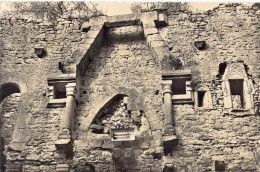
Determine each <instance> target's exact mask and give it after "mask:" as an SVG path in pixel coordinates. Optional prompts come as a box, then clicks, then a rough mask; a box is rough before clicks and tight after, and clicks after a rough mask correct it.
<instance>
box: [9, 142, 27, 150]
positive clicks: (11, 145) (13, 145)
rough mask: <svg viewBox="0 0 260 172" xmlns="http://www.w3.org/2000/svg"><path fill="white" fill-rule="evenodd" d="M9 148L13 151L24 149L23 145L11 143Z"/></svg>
mask: <svg viewBox="0 0 260 172" xmlns="http://www.w3.org/2000/svg"><path fill="white" fill-rule="evenodd" d="M9 148H10V149H12V150H15V151H22V150H24V149H25V143H18V142H14V141H13V142H11V143H10V144H9Z"/></svg>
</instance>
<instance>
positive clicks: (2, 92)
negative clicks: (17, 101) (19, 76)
mask: <svg viewBox="0 0 260 172" xmlns="http://www.w3.org/2000/svg"><path fill="white" fill-rule="evenodd" d="M20 90H21V88H20V87H19V85H17V84H15V83H5V84H3V85H1V86H0V103H2V101H3V100H4V99H5V98H6V97H8V96H10V95H11V94H13V93H21V91H20Z"/></svg>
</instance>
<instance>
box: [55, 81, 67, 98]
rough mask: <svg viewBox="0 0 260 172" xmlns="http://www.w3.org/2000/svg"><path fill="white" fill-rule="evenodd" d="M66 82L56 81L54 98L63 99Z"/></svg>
mask: <svg viewBox="0 0 260 172" xmlns="http://www.w3.org/2000/svg"><path fill="white" fill-rule="evenodd" d="M66 84H67V83H56V84H54V94H53V98H54V99H64V98H66Z"/></svg>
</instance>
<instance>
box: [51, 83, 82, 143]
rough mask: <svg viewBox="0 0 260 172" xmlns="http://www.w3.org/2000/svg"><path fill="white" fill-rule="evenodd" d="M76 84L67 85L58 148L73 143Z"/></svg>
mask: <svg viewBox="0 0 260 172" xmlns="http://www.w3.org/2000/svg"><path fill="white" fill-rule="evenodd" d="M76 91H77V90H76V83H68V84H67V85H66V94H67V98H66V107H65V110H64V113H63V114H62V116H61V124H60V132H59V136H58V140H57V141H56V146H59V145H66V144H69V143H70V141H71V130H72V124H73V118H74V110H75V95H76Z"/></svg>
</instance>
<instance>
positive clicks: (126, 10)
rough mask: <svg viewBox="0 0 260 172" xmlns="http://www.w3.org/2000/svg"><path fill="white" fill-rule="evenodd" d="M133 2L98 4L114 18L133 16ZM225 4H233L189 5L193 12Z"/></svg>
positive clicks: (204, 2)
mask: <svg viewBox="0 0 260 172" xmlns="http://www.w3.org/2000/svg"><path fill="white" fill-rule="evenodd" d="M139 1H140V0H139ZM155 1H156V0H155ZM159 1H162V0H159ZM165 1H166V0H165ZM179 1H181V0H179ZM179 1H178V2H179ZM132 2H134V1H103V2H98V4H99V6H100V8H102V9H103V10H104V11H105V12H106V14H107V15H109V16H112V15H122V14H131V10H130V6H131V3H132ZM183 2H186V1H183ZM223 2H231V1H230V0H229V1H227V0H226V1H223V0H222V1H221V0H219V1H218V2H217V1H194V0H193V1H191V2H189V3H190V5H191V8H192V9H193V10H200V11H207V10H212V9H213V8H214V7H217V6H218V5H219V4H220V3H223ZM233 2H234V1H233ZM239 2H243V3H244V4H246V5H252V4H253V3H254V2H257V0H254V1H249V0H247V1H245V0H240V1H239Z"/></svg>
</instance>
